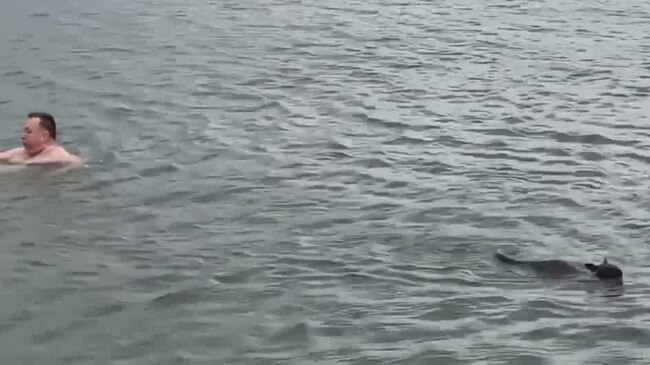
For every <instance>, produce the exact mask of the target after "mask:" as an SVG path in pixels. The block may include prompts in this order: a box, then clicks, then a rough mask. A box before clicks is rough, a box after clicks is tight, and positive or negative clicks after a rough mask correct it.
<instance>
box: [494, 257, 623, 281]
mask: <svg viewBox="0 0 650 365" xmlns="http://www.w3.org/2000/svg"><path fill="white" fill-rule="evenodd" d="M494 256H495V258H496V259H497V260H499V261H501V262H503V263H506V264H510V265H519V266H524V267H527V268H530V269H531V270H533V271H535V272H537V273H538V274H542V275H545V276H546V275H549V276H567V275H578V274H580V273H582V272H584V270H582V269H583V268H586V269H587V270H588V271H589V272H591V273H593V274H594V275H595V276H596V277H597V278H599V279H604V280H605V279H607V280H609V279H618V280H620V279H622V277H623V271H622V270H621V269H620V268H619V267H618V266H616V265H614V264H610V263H608V262H607V259H604V260H603V262H602V263H601V264H592V263H586V264H578V263H571V262H568V261H564V260H518V259H515V258H512V257H510V256H508V255H506V254H504V253H502V252H500V251H497V252H496V253H495V254H494Z"/></svg>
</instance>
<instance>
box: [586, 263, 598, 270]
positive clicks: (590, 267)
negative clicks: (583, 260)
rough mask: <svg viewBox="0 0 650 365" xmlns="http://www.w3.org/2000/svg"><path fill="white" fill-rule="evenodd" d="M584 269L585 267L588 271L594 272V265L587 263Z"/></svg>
mask: <svg viewBox="0 0 650 365" xmlns="http://www.w3.org/2000/svg"><path fill="white" fill-rule="evenodd" d="M585 267H586V268H587V269H589V271H593V272H596V265H594V264H592V263H587V264H585Z"/></svg>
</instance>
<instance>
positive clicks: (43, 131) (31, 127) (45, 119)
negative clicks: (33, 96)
mask: <svg viewBox="0 0 650 365" xmlns="http://www.w3.org/2000/svg"><path fill="white" fill-rule="evenodd" d="M55 140H56V122H55V121H54V117H53V116H51V115H50V114H48V113H29V114H28V115H27V120H26V121H25V124H23V137H22V141H23V146H24V147H25V149H26V150H27V152H28V153H30V154H31V153H38V152H40V151H41V150H42V149H43V148H45V147H47V146H49V145H50V144H52V143H53V142H54V141H55Z"/></svg>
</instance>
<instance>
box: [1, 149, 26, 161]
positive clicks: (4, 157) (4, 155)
mask: <svg viewBox="0 0 650 365" xmlns="http://www.w3.org/2000/svg"><path fill="white" fill-rule="evenodd" d="M22 149H23V148H22V147H16V148H12V149H10V150H7V151H3V152H0V161H1V162H7V161H9V160H11V159H12V158H13V157H14V156H16V154H18V153H21V152H22Z"/></svg>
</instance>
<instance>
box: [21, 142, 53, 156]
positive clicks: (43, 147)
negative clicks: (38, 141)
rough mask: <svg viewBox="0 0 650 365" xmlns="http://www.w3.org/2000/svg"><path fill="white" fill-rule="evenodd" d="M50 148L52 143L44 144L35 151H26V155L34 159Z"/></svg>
mask: <svg viewBox="0 0 650 365" xmlns="http://www.w3.org/2000/svg"><path fill="white" fill-rule="evenodd" d="M52 146H54V142H49V143H45V144H43V145H42V146H41V147H40V148H39V149H37V150H32V151H27V154H28V155H29V157H31V158H33V157H36V156H38V155H40V154H41V153H43V152H44V151H47V150H48V149H50V148H51V147H52Z"/></svg>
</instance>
